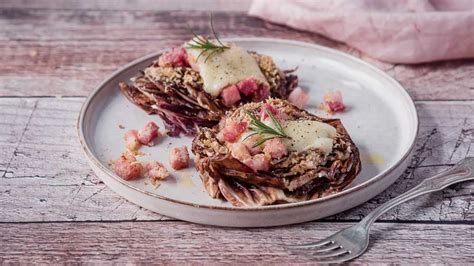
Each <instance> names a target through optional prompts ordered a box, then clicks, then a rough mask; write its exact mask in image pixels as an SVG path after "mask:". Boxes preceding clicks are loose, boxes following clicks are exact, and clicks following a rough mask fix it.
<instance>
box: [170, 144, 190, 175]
mask: <svg viewBox="0 0 474 266" xmlns="http://www.w3.org/2000/svg"><path fill="white" fill-rule="evenodd" d="M170 165H171V167H172V168H173V169H175V170H179V169H183V168H186V167H188V165H189V153H188V148H187V147H186V146H182V147H177V148H173V149H172V150H171V152H170Z"/></svg>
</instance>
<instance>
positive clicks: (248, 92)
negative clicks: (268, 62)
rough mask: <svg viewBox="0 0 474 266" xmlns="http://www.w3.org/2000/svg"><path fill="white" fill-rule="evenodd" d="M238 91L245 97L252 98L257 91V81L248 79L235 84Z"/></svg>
mask: <svg viewBox="0 0 474 266" xmlns="http://www.w3.org/2000/svg"><path fill="white" fill-rule="evenodd" d="M237 87H238V88H239V91H240V92H241V93H242V94H243V95H245V96H252V95H253V94H255V93H256V92H257V90H258V84H257V81H256V80H255V79H254V78H248V79H245V80H242V81H240V82H239V83H237Z"/></svg>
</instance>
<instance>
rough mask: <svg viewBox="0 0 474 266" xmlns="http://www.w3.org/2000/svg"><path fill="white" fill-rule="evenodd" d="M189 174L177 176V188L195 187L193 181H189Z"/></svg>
mask: <svg viewBox="0 0 474 266" xmlns="http://www.w3.org/2000/svg"><path fill="white" fill-rule="evenodd" d="M191 176H192V174H191V173H182V174H181V175H180V176H179V180H178V187H180V188H192V187H195V186H196V185H195V184H194V182H193V180H191Z"/></svg>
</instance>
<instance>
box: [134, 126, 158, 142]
mask: <svg viewBox="0 0 474 266" xmlns="http://www.w3.org/2000/svg"><path fill="white" fill-rule="evenodd" d="M158 130H159V127H158V126H157V125H156V124H155V122H148V123H147V124H146V125H145V126H144V127H143V129H142V130H140V131H139V132H138V141H140V143H141V144H143V145H149V146H153V140H154V139H155V138H156V137H158Z"/></svg>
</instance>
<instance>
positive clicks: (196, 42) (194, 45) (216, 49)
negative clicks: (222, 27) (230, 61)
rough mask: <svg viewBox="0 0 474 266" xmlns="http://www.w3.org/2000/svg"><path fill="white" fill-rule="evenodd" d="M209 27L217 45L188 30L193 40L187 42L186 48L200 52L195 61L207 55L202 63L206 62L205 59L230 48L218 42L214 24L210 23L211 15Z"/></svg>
mask: <svg viewBox="0 0 474 266" xmlns="http://www.w3.org/2000/svg"><path fill="white" fill-rule="evenodd" d="M210 27H211V31H212V35H213V36H214V39H215V40H216V41H217V43H215V42H211V41H210V40H209V38H207V37H204V36H199V35H197V34H196V33H195V32H194V31H193V30H191V29H189V30H190V31H191V33H192V34H193V35H194V38H193V39H192V40H191V41H190V42H188V44H187V46H186V48H188V49H200V50H202V51H201V52H200V53H199V55H198V57H197V58H196V61H198V60H199V58H200V57H201V55H203V54H205V53H207V57H206V59H205V60H204V62H206V61H207V59H209V58H210V57H211V56H212V55H213V54H215V53H220V52H223V51H224V50H225V49H229V48H230V47H229V46H227V45H225V44H223V43H222V42H221V40H219V37H217V34H216V31H215V30H214V23H213V22H212V14H211V16H210Z"/></svg>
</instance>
